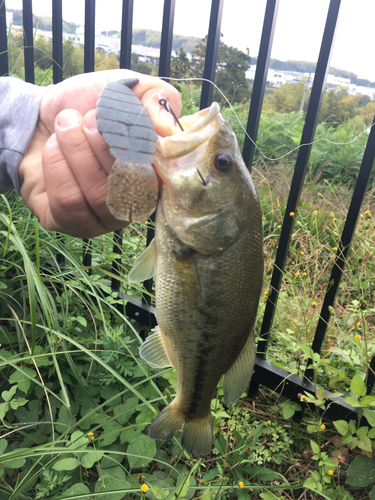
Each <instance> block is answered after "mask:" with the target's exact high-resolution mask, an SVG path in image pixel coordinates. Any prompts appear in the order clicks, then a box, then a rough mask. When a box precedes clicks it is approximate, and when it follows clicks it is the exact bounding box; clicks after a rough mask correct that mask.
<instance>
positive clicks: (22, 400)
mask: <svg viewBox="0 0 375 500" xmlns="http://www.w3.org/2000/svg"><path fill="white" fill-rule="evenodd" d="M28 401H29V400H28V399H25V398H17V399H13V400H12V401H11V402H10V403H9V404H10V406H11V408H12V410H17V408H18V407H19V406H23V405H25V404H26V403H28Z"/></svg>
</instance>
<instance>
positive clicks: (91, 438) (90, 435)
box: [87, 432, 94, 441]
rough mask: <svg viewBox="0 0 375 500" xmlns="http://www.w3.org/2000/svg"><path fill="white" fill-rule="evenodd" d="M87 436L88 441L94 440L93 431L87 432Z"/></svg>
mask: <svg viewBox="0 0 375 500" xmlns="http://www.w3.org/2000/svg"><path fill="white" fill-rule="evenodd" d="M87 437H88V438H89V440H90V441H94V433H93V432H89V433H88V434H87Z"/></svg>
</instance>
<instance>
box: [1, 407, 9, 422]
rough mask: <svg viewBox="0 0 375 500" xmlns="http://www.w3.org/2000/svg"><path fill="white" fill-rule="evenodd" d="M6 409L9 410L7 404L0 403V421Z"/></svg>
mask: <svg viewBox="0 0 375 500" xmlns="http://www.w3.org/2000/svg"><path fill="white" fill-rule="evenodd" d="M8 408H9V404H8V403H0V420H3V418H4V417H5V414H6V412H7V411H8Z"/></svg>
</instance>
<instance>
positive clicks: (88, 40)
mask: <svg viewBox="0 0 375 500" xmlns="http://www.w3.org/2000/svg"><path fill="white" fill-rule="evenodd" d="M83 67H84V72H85V73H90V72H91V71H94V70H95V0H85V46H84V63H83ZM90 247H91V245H90V240H87V239H84V240H83V265H84V266H85V267H90V266H91V248H90Z"/></svg>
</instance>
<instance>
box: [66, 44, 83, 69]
mask: <svg viewBox="0 0 375 500" xmlns="http://www.w3.org/2000/svg"><path fill="white" fill-rule="evenodd" d="M83 59H84V52H83V46H82V45H74V44H73V40H72V39H71V38H68V40H66V41H65V42H64V43H63V62H64V64H63V74H64V78H69V77H71V76H73V75H78V74H80V73H83Z"/></svg>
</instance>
